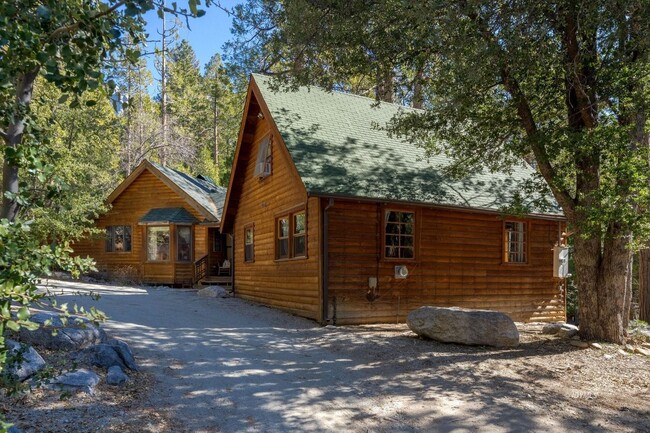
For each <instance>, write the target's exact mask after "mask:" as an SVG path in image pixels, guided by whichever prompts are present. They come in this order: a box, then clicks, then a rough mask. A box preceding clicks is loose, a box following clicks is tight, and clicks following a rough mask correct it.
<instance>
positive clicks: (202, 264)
mask: <svg viewBox="0 0 650 433" xmlns="http://www.w3.org/2000/svg"><path fill="white" fill-rule="evenodd" d="M207 275H208V256H207V255H206V256H203V257H201V258H200V259H198V260H197V261H196V262H194V281H195V282H197V281H201V280H202V279H203V278H205V277H206V276H207Z"/></svg>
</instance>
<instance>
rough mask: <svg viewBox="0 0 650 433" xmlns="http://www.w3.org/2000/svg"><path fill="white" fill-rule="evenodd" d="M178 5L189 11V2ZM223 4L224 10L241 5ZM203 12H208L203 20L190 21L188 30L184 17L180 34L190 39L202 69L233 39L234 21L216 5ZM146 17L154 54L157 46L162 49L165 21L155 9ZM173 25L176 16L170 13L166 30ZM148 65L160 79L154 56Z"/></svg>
mask: <svg viewBox="0 0 650 433" xmlns="http://www.w3.org/2000/svg"><path fill="white" fill-rule="evenodd" d="M177 2H178V6H179V8H182V7H185V8H187V1H185V0H180V1H177ZM170 3H171V2H168V4H170ZM202 3H203V2H202ZM221 3H222V5H223V6H224V7H226V8H230V7H232V6H233V5H235V4H237V3H239V2H238V1H233V0H226V1H222V2H221ZM203 9H205V11H206V14H205V15H204V16H202V17H201V18H190V20H189V25H190V28H189V29H188V28H187V25H186V23H185V19H184V18H182V21H183V27H182V28H181V29H180V31H179V35H180V37H181V39H187V40H188V42H189V43H190V45H191V46H192V48H194V51H195V52H196V56H197V57H198V59H199V64H200V65H201V68H203V66H205V64H206V63H208V61H209V60H210V58H211V57H212V56H213V55H215V54H216V53H220V54H222V47H223V44H224V43H225V42H226V41H227V40H228V39H230V24H231V22H232V20H231V18H230V17H229V16H228V14H227V13H226V12H224V11H223V10H221V9H218V8H216V7H215V6H211V7H209V8H203ZM144 18H145V20H146V21H147V26H146V31H147V33H148V34H149V40H150V41H153V40H155V41H156V42H149V44H148V46H147V52H153V51H154V49H155V47H156V46H157V47H158V48H160V39H161V37H160V32H161V30H162V21H161V20H160V18H158V14H157V13H156V11H155V10H153V11H149V12H148V13H147V14H145V16H144ZM173 23H174V17H173V16H171V15H169V14H168V20H167V27H168V28H169V27H171V25H172V24H173ZM147 64H148V65H149V69H150V70H151V72H152V73H153V76H154V78H156V79H158V78H159V74H158V72H157V71H156V70H155V68H154V56H153V55H149V56H147Z"/></svg>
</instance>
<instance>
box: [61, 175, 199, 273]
mask: <svg viewBox="0 0 650 433" xmlns="http://www.w3.org/2000/svg"><path fill="white" fill-rule="evenodd" d="M166 207H184V208H185V209H186V210H187V211H188V212H190V213H191V214H192V215H194V217H195V218H196V219H197V220H199V221H201V220H203V218H204V217H203V216H202V215H201V214H200V213H198V212H197V211H196V210H195V209H194V208H193V207H192V206H190V205H189V204H188V203H187V202H186V201H185V199H183V198H182V197H181V196H179V195H178V194H177V193H176V192H174V191H173V190H172V189H171V188H169V187H168V186H167V185H165V184H164V183H163V182H162V181H161V180H160V179H158V178H157V177H156V176H154V175H153V174H152V173H151V172H149V171H148V170H144V171H143V172H142V173H141V174H140V176H138V178H137V179H135V180H134V181H133V183H131V185H129V186H128V188H126V189H125V190H124V191H123V192H122V193H121V194H120V195H119V196H118V197H117V198H116V199H115V200H114V201H113V203H112V208H111V210H110V211H109V212H108V213H106V214H105V215H102V216H101V217H100V218H99V219H98V220H97V223H96V226H97V227H99V228H104V227H107V226H113V225H130V226H131V233H132V238H131V246H132V247H131V252H123V253H107V252H105V249H104V238H103V237H102V236H100V237H97V238H95V239H86V240H82V241H79V242H77V243H76V244H75V245H74V246H73V247H74V250H75V254H77V255H79V256H90V257H92V258H94V259H95V261H96V262H97V268H98V269H99V270H100V271H102V272H106V273H108V274H109V275H111V276H113V277H121V276H125V277H128V278H132V279H139V280H142V281H144V282H148V283H157V284H181V285H187V284H191V280H192V277H193V264H188V263H175V258H176V257H175V251H176V249H175V243H176V236H175V231H174V229H173V228H172V230H171V232H170V238H171V244H172V245H171V249H170V252H171V255H172V257H171V258H170V260H169V261H167V262H155V263H152V262H147V260H146V251H145V248H144V241H145V239H144V238H145V236H146V227H144V226H139V225H138V221H139V220H140V218H142V216H144V215H145V214H146V213H147V212H148V211H149V210H150V209H153V208H166ZM193 233H194V235H193V241H194V257H193V260H196V259H198V258H201V257H203V256H204V255H205V254H207V228H206V227H203V226H194V230H193Z"/></svg>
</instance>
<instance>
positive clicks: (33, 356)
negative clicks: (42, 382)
mask: <svg viewBox="0 0 650 433" xmlns="http://www.w3.org/2000/svg"><path fill="white" fill-rule="evenodd" d="M5 343H6V344H7V349H8V353H7V354H8V361H9V362H8V363H7V365H6V370H5V371H4V372H3V375H7V376H9V378H10V379H11V380H17V381H20V382H22V381H23V380H25V379H27V378H29V377H31V376H33V375H34V374H36V373H37V372H39V371H41V370H42V369H44V368H45V360H44V359H43V357H42V356H41V355H39V353H38V352H37V351H36V350H34V348H33V347H31V346H27V345H25V344H21V343H19V342H17V341H14V340H9V339H7V340H6V341H5Z"/></svg>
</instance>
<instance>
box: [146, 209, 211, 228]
mask: <svg viewBox="0 0 650 433" xmlns="http://www.w3.org/2000/svg"><path fill="white" fill-rule="evenodd" d="M138 222H139V223H140V224H170V223H171V224H194V223H197V222H198V220H197V219H196V218H194V216H193V215H192V214H191V213H189V212H188V211H187V210H185V208H182V207H164V208H156V209H151V210H150V211H149V212H147V213H146V214H145V215H144V216H143V217H142V218H140V221H138Z"/></svg>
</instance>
